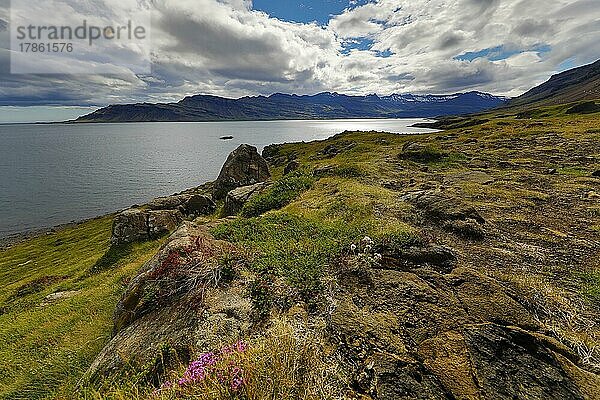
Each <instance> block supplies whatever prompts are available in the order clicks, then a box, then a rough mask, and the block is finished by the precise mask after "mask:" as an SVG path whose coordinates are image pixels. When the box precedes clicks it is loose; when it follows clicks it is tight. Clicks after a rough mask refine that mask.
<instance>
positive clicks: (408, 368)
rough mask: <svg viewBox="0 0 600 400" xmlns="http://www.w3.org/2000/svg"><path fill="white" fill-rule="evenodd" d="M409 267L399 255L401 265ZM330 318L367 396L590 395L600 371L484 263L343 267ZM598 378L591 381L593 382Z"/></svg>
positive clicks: (336, 339) (333, 335)
mask: <svg viewBox="0 0 600 400" xmlns="http://www.w3.org/2000/svg"><path fill="white" fill-rule="evenodd" d="M400 264H402V265H407V264H409V263H407V262H406V261H404V262H403V261H400V260H399V261H398V262H396V263H395V265H400ZM337 281H338V283H339V284H340V292H339V293H338V295H337V300H336V304H335V308H334V309H333V311H332V312H331V316H330V318H329V320H328V324H329V332H330V333H331V341H332V343H336V344H338V346H339V352H340V354H341V356H342V360H343V362H344V363H345V368H346V369H350V370H353V371H354V372H353V373H352V374H351V379H352V380H353V387H354V389H355V390H356V392H357V393H358V394H362V395H365V396H369V398H372V399H390V400H396V399H515V398H518V399H540V400H541V399H550V398H551V399H565V400H566V399H591V398H598V397H597V396H598V395H600V392H599V389H598V388H600V386H596V388H594V387H595V384H594V383H595V382H597V383H600V380H599V379H598V377H597V376H596V375H592V374H590V373H589V372H586V371H584V370H583V369H581V368H580V360H579V358H578V357H577V355H575V354H574V353H573V352H572V351H570V350H569V349H567V348H566V347H565V346H563V345H561V344H559V343H558V342H557V341H556V340H554V339H552V338H550V337H547V336H545V335H544V334H543V333H542V332H541V326H540V325H539V324H538V323H537V322H536V321H535V319H534V317H533V316H532V315H531V314H530V313H529V312H528V311H527V310H526V309H525V308H524V307H523V306H522V305H521V303H520V302H519V299H518V298H516V297H514V295H512V294H511V293H509V292H507V291H506V289H505V288H504V287H503V286H502V285H500V284H499V283H498V282H496V281H494V280H493V279H491V278H488V277H486V276H484V275H481V274H479V273H478V272H476V271H475V270H472V269H468V268H456V269H454V270H452V271H451V272H449V273H444V272H439V271H435V270H433V269H432V268H430V267H427V266H425V267H418V266H414V267H413V268H412V269H411V270H404V271H400V270H395V269H385V267H383V268H381V267H380V268H371V267H364V268H362V267H357V268H356V269H350V270H346V271H343V272H341V275H340V276H339V277H338V280H337ZM590 382H591V383H592V384H590Z"/></svg>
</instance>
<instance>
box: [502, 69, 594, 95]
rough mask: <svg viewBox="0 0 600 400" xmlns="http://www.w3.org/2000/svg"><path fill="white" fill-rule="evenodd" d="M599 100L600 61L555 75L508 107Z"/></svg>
mask: <svg viewBox="0 0 600 400" xmlns="http://www.w3.org/2000/svg"><path fill="white" fill-rule="evenodd" d="M597 99H600V60H598V61H596V62H595V63H593V64H589V65H585V66H583V67H579V68H575V69H571V70H568V71H565V72H562V73H560V74H557V75H553V76H552V77H551V78H550V80H548V81H547V82H545V83H543V84H541V85H540V86H537V87H535V88H533V89H531V90H530V91H528V92H527V93H525V94H523V95H521V96H519V97H517V98H515V99H513V100H511V101H510V103H509V106H521V105H529V104H534V103H535V104H538V105H557V104H566V103H573V102H577V101H582V100H597Z"/></svg>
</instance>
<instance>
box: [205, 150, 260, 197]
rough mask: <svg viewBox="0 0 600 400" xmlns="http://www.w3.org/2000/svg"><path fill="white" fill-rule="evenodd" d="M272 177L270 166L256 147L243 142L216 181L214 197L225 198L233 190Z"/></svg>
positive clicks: (230, 156)
mask: <svg viewBox="0 0 600 400" xmlns="http://www.w3.org/2000/svg"><path fill="white" fill-rule="evenodd" d="M270 177H271V173H270V172H269V166H268V165H267V162H266V161H265V159H264V158H263V157H262V156H261V155H260V154H258V151H257V150H256V147H254V146H249V145H247V144H243V145H241V146H240V147H238V148H237V149H236V150H234V151H233V152H232V153H231V154H230V155H229V157H228V158H227V161H226V162H225V164H224V165H223V168H222V169H221V173H220V174H219V177H218V178H217V180H216V181H215V185H214V192H213V197H214V198H215V199H223V198H225V196H226V195H227V193H229V192H230V191H231V190H233V189H235V188H238V187H241V186H249V185H254V184H256V183H259V182H265V181H267V180H268V179H269V178H270Z"/></svg>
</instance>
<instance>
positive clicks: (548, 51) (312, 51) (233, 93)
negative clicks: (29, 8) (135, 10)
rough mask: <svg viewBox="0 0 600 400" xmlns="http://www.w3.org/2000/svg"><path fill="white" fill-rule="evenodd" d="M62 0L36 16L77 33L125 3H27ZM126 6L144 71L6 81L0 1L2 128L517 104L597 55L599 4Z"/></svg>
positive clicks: (457, 1)
mask: <svg viewBox="0 0 600 400" xmlns="http://www.w3.org/2000/svg"><path fill="white" fill-rule="evenodd" d="M15 1H30V0H13V3H14V2H15ZM61 1H62V2H66V3H68V7H69V8H68V11H67V12H65V9H64V8H60V7H56V6H49V7H46V8H43V10H42V11H43V13H44V18H46V19H47V18H51V19H52V20H54V21H62V20H65V19H68V20H69V21H70V23H74V22H75V21H79V20H83V19H86V18H92V15H99V14H101V15H110V14H111V13H113V14H118V11H119V10H121V8H120V7H122V5H123V4H124V3H126V2H127V0H77V1H75V0H39V2H37V3H36V4H42V5H44V4H48V5H50V2H61ZM132 1H136V2H137V3H140V2H143V3H145V4H146V5H147V6H148V7H149V8H150V9H151V13H152V25H151V37H152V42H151V43H152V44H151V51H150V53H151V55H150V57H151V70H150V71H147V72H145V73H139V72H138V71H136V70H135V69H134V68H129V66H126V65H123V63H122V60H123V57H130V58H131V59H134V58H136V57H139V56H140V54H141V51H142V50H140V49H139V48H136V47H135V46H129V47H127V46H124V47H122V48H119V49H118V50H119V57H117V52H116V51H113V52H111V51H106V50H105V49H101V48H98V49H100V50H97V51H96V53H95V54H94V53H89V54H87V55H86V57H88V58H83V59H81V60H78V63H79V64H78V65H79V67H82V68H83V69H84V70H88V66H89V71H94V69H93V68H92V67H93V66H97V65H98V63H99V62H101V63H103V66H105V67H110V69H109V71H112V72H111V73H110V74H103V73H98V74H95V73H94V74H91V73H79V72H78V73H76V74H72V73H70V71H74V70H73V69H72V68H73V67H74V64H73V63H72V62H69V61H68V60H65V61H64V65H61V64H60V62H61V61H60V60H58V61H57V64H56V66H57V67H58V69H59V70H60V71H65V73H64V74H54V75H46V74H36V75H33V74H11V73H10V57H11V50H9V44H10V33H9V32H10V30H11V25H10V19H11V13H10V11H11V10H10V8H9V1H8V0H0V121H6V120H10V115H15V107H31V106H36V108H35V109H30V110H35V113H38V115H39V117H38V118H42V117H41V116H42V115H43V116H44V119H45V120H47V119H51V118H52V117H51V116H49V115H50V114H47V113H42V114H39V113H40V110H41V108H43V107H46V108H48V107H55V106H56V107H60V108H58V109H57V112H58V110H60V112H61V117H63V116H64V115H66V114H65V113H67V114H68V113H72V114H73V116H76V115H78V114H80V113H82V112H83V111H87V110H88V109H94V108H95V107H101V106H105V105H108V104H114V103H131V102H161V101H166V102H168V101H178V100H180V99H181V98H183V97H184V96H187V95H192V94H212V95H218V96H225V97H241V96H246V95H269V94H272V93H276V92H285V93H297V94H314V93H318V92H322V91H331V92H339V93H346V94H356V95H365V94H371V93H376V94H380V95H388V94H391V93H431V94H447V93H455V92H464V91H470V90H479V91H483V92H488V93H493V94H496V95H503V96H516V95H519V94H521V93H523V92H525V91H527V90H528V89H530V88H531V87H533V86H535V85H537V84H540V83H542V82H544V81H545V80H547V79H548V78H549V77H550V76H551V75H552V74H555V73H557V72H560V71H563V70H566V69H569V68H573V67H576V66H580V65H584V64H588V63H591V62H594V61H596V59H597V58H599V55H600V40H598V38H600V6H599V1H600V0H350V1H348V0H321V1H316V0H254V1H250V0H132ZM30 4H32V3H30ZM138 53H139V54H138ZM13 54H14V52H13ZM113 56H114V57H113ZM40 65H41V64H40ZM3 106H11V108H7V107H3ZM81 107H83V108H81ZM25 110H27V108H26V109H25ZM26 114H27V112H26V111H24V114H23V113H21V114H19V115H20V117H19V118H20V119H22V120H27V119H28V117H27V115H26ZM33 118H35V117H33Z"/></svg>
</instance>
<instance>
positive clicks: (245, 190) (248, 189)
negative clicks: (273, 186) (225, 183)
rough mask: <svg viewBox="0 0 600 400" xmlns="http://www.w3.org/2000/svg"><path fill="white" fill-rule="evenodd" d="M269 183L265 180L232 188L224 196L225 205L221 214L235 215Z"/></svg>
mask: <svg viewBox="0 0 600 400" xmlns="http://www.w3.org/2000/svg"><path fill="white" fill-rule="evenodd" d="M269 186H270V185H269V184H268V183H267V182H262V183H257V184H255V185H250V186H242V187H239V188H237V189H233V190H232V191H230V192H229V193H227V197H225V205H224V206H223V216H226V217H228V216H231V215H236V214H237V213H239V212H240V211H242V208H243V207H244V204H246V203H247V202H248V201H249V200H250V199H251V198H252V197H254V196H256V195H258V194H260V193H262V192H263V191H264V190H265V189H267V188H268V187H269Z"/></svg>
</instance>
